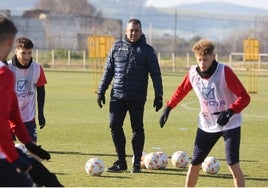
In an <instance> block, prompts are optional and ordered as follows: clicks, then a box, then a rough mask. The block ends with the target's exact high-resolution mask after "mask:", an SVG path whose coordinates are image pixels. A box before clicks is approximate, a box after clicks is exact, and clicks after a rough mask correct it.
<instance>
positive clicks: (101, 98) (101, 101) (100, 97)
mask: <svg viewBox="0 0 268 188" xmlns="http://www.w3.org/2000/svg"><path fill="white" fill-rule="evenodd" d="M97 103H98V105H99V107H100V108H102V104H103V105H104V104H105V96H104V94H101V93H98V98H97Z"/></svg>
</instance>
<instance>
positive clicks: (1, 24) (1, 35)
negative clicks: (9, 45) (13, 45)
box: [0, 15, 18, 42]
mask: <svg viewBox="0 0 268 188" xmlns="http://www.w3.org/2000/svg"><path fill="white" fill-rule="evenodd" d="M17 32H18V30H17V27H16V26H15V24H14V23H13V22H12V21H11V20H10V19H8V18H7V17H6V16H3V15H0V42H1V41H4V40H5V39H6V38H8V36H15V35H16V34H17Z"/></svg>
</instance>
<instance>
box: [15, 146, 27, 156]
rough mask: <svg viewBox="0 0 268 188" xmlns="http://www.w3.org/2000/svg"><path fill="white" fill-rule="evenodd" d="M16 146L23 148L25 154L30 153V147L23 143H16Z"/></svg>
mask: <svg viewBox="0 0 268 188" xmlns="http://www.w3.org/2000/svg"><path fill="white" fill-rule="evenodd" d="M15 147H16V148H18V149H19V150H21V151H22V152H23V153H24V154H28V149H27V148H26V147H25V145H24V144H22V143H16V144H15Z"/></svg>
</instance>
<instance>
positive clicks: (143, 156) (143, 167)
mask: <svg viewBox="0 0 268 188" xmlns="http://www.w3.org/2000/svg"><path fill="white" fill-rule="evenodd" d="M146 155H147V153H146V152H144V151H143V152H142V156H141V162H140V167H141V169H145V168H146V167H145V164H144V159H145V156H146ZM131 162H132V165H133V164H134V156H133V157H132V161H131Z"/></svg>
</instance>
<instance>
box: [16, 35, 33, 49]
mask: <svg viewBox="0 0 268 188" xmlns="http://www.w3.org/2000/svg"><path fill="white" fill-rule="evenodd" d="M33 47H34V44H33V42H32V41H31V40H30V39H28V38H26V37H20V38H17V40H16V48H25V49H33Z"/></svg>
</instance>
